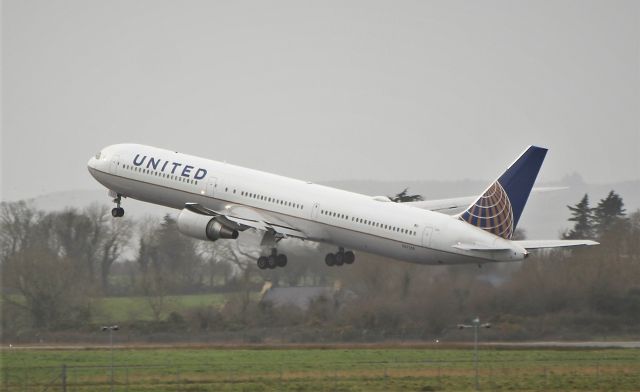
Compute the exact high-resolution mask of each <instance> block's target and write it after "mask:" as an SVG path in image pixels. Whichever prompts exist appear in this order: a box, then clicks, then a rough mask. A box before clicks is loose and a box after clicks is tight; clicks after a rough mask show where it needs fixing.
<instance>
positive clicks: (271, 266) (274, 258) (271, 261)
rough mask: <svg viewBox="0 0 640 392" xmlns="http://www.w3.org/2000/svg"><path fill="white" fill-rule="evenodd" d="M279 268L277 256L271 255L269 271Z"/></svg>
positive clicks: (268, 262) (268, 263)
mask: <svg viewBox="0 0 640 392" xmlns="http://www.w3.org/2000/svg"><path fill="white" fill-rule="evenodd" d="M277 266H278V264H277V261H276V256H274V255H271V256H269V257H267V268H269V269H274V268H276V267H277Z"/></svg>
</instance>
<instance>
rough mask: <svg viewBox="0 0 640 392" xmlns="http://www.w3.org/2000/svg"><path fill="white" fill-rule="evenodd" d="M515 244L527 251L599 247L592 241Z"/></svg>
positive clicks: (541, 241) (535, 241) (527, 241)
mask: <svg viewBox="0 0 640 392" xmlns="http://www.w3.org/2000/svg"><path fill="white" fill-rule="evenodd" d="M513 242H515V243H516V244H518V245H520V246H521V247H523V248H525V249H527V250H532V249H548V248H568V247H574V246H591V245H598V242H596V241H591V240H523V241H513Z"/></svg>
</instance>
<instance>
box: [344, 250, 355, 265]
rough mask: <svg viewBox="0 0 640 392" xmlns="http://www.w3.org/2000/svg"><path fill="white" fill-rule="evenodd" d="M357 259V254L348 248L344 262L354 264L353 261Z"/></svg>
mask: <svg viewBox="0 0 640 392" xmlns="http://www.w3.org/2000/svg"><path fill="white" fill-rule="evenodd" d="M354 261H356V255H355V254H354V253H353V252H352V251H350V250H348V251H346V252H344V263H345V264H353V262H354Z"/></svg>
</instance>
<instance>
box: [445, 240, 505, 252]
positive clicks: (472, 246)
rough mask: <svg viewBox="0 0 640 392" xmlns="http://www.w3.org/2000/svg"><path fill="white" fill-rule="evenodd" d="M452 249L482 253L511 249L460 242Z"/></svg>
mask: <svg viewBox="0 0 640 392" xmlns="http://www.w3.org/2000/svg"><path fill="white" fill-rule="evenodd" d="M452 247H453V248H456V249H461V250H477V251H483V252H495V251H505V250H511V248H508V247H504V246H494V245H485V244H464V243H461V242H458V243H457V244H455V245H453V246H452Z"/></svg>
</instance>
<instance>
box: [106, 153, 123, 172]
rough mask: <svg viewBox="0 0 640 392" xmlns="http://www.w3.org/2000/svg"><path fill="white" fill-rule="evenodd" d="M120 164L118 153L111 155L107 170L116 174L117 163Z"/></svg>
mask: <svg viewBox="0 0 640 392" xmlns="http://www.w3.org/2000/svg"><path fill="white" fill-rule="evenodd" d="M119 164H120V155H114V156H113V157H111V163H110V164H109V172H110V173H111V174H118V165H119Z"/></svg>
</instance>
